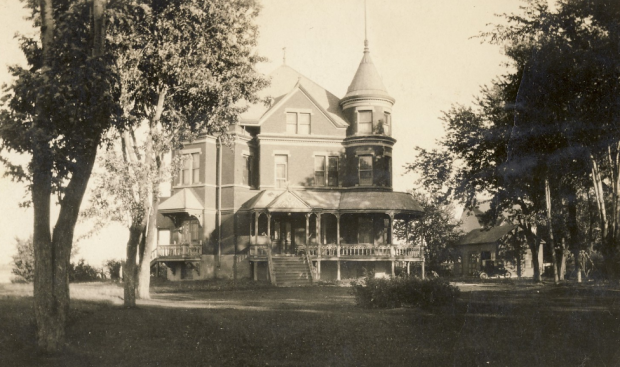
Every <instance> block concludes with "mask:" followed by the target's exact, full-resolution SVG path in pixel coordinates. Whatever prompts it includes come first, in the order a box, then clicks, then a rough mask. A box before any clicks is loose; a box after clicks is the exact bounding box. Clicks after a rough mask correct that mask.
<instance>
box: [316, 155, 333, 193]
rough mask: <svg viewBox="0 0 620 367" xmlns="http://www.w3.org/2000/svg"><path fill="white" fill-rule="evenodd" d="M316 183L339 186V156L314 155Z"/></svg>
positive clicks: (318, 184)
mask: <svg viewBox="0 0 620 367" xmlns="http://www.w3.org/2000/svg"><path fill="white" fill-rule="evenodd" d="M314 185H315V186H325V185H327V186H331V187H335V186H338V157H328V156H323V155H318V156H315V157H314Z"/></svg>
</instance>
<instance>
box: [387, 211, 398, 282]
mask: <svg viewBox="0 0 620 367" xmlns="http://www.w3.org/2000/svg"><path fill="white" fill-rule="evenodd" d="M387 215H389V216H390V256H391V258H392V276H395V275H396V272H395V271H394V252H395V249H394V213H391V212H390V213H387Z"/></svg>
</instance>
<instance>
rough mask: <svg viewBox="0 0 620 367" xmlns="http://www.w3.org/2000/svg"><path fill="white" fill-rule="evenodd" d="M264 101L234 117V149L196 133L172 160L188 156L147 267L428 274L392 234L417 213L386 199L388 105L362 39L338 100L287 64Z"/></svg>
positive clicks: (254, 274) (300, 279) (398, 199)
mask: <svg viewBox="0 0 620 367" xmlns="http://www.w3.org/2000/svg"><path fill="white" fill-rule="evenodd" d="M261 94H262V97H264V98H266V100H267V101H268V103H261V104H255V105H251V106H249V109H248V111H247V112H246V113H244V114H243V115H242V116H240V119H239V123H238V124H236V125H234V126H232V127H231V134H232V136H233V143H232V145H231V146H229V145H221V144H220V141H219V140H218V139H217V138H216V137H213V136H203V137H201V138H200V139H197V140H194V141H192V142H191V143H187V144H185V146H184V147H183V149H181V150H179V151H177V152H175V153H174V154H180V155H184V156H186V159H185V160H184V161H183V162H184V166H183V168H182V170H181V172H180V174H179V176H178V178H177V180H176V181H175V182H174V183H173V185H172V195H171V196H170V197H169V198H165V199H164V200H162V201H161V203H160V205H159V213H160V216H159V217H160V218H159V221H158V231H159V236H158V243H159V245H158V247H157V249H155V251H154V252H153V254H152V258H153V262H152V263H153V265H154V266H155V265H157V264H165V265H166V267H161V268H163V269H165V271H166V272H167V276H168V278H169V279H173V280H181V279H205V278H213V277H218V278H225V277H230V278H232V277H236V278H239V277H249V278H253V279H255V280H256V279H269V280H271V282H272V283H274V284H278V285H294V284H307V283H311V282H312V281H316V280H340V279H342V278H352V277H358V276H361V275H363V272H364V270H368V271H374V272H375V274H377V275H390V274H394V272H395V268H397V267H400V268H402V269H403V271H412V268H411V265H412V264H413V263H417V264H414V265H416V266H415V269H417V270H416V271H421V272H422V275H423V274H424V266H423V264H424V263H423V262H424V256H423V248H421V247H420V246H417V245H415V244H411V243H407V242H406V240H404V239H403V240H402V241H399V240H398V239H397V238H396V236H395V234H394V225H395V223H397V222H399V221H400V222H402V223H406V222H409V221H412V220H416V218H418V217H419V216H420V215H421V214H422V209H421V207H420V205H419V204H418V203H417V202H416V201H415V200H414V199H413V197H412V196H411V195H409V194H407V193H403V192H394V191H393V190H392V148H393V146H394V144H395V143H396V139H395V138H394V137H393V136H392V127H393V123H397V122H395V121H392V107H393V105H394V102H395V101H394V98H392V97H391V96H390V95H389V93H388V92H387V89H386V88H385V86H384V85H383V82H382V80H381V78H380V76H379V73H378V71H377V69H376V67H375V65H374V64H373V62H372V59H371V57H370V51H369V48H368V43H367V41H365V48H364V54H363V58H362V61H361V63H360V65H359V68H358V69H357V72H356V73H355V76H354V77H353V80H352V82H351V84H350V86H349V88H348V91H347V93H346V95H345V96H344V97H343V98H338V97H337V96H335V95H333V94H332V93H330V92H329V91H327V90H325V89H324V88H322V87H321V86H319V85H317V84H316V83H314V82H313V81H311V80H309V79H307V78H306V77H304V76H303V75H301V74H299V73H298V72H297V71H295V70H294V69H292V68H290V67H289V66H286V65H282V66H280V67H279V68H278V69H276V70H275V71H274V72H273V73H272V74H271V85H270V87H268V88H267V89H265V90H264V91H262V92H261ZM419 265H422V266H421V267H420V266H419ZM157 267H158V268H159V267H160V266H157Z"/></svg>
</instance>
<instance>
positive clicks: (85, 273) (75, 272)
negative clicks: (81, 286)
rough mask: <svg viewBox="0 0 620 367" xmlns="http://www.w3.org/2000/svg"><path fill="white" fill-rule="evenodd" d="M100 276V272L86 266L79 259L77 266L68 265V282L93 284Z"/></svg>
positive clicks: (84, 262)
mask: <svg viewBox="0 0 620 367" xmlns="http://www.w3.org/2000/svg"><path fill="white" fill-rule="evenodd" d="M100 274H101V270H99V269H96V268H94V267H92V266H90V265H88V264H86V261H84V259H80V261H78V263H77V265H76V264H74V263H71V264H69V281H70V282H93V281H96V280H101V277H100V276H99V275H100Z"/></svg>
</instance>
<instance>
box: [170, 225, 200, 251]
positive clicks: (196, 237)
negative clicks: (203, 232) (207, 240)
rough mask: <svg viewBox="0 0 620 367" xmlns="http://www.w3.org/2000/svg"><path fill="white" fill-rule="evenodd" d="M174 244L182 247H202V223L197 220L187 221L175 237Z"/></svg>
mask: <svg viewBox="0 0 620 367" xmlns="http://www.w3.org/2000/svg"><path fill="white" fill-rule="evenodd" d="M173 240H174V243H178V244H180V245H200V223H199V222H198V220H197V219H187V220H184V221H183V224H182V225H181V227H180V228H178V230H177V231H175V234H174V236H173Z"/></svg>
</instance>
